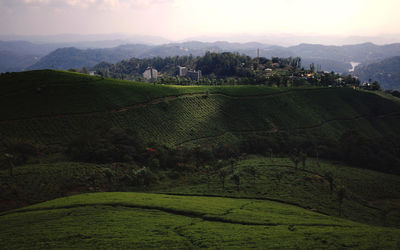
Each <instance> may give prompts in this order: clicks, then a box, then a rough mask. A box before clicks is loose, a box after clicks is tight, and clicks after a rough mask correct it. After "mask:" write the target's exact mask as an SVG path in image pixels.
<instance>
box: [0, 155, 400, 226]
mask: <svg viewBox="0 0 400 250" xmlns="http://www.w3.org/2000/svg"><path fill="white" fill-rule="evenodd" d="M251 166H253V167H255V169H256V172H257V175H256V178H255V179H254V178H253V176H252V175H251V174H250V173H249V171H248V169H249V168H250V167H251ZM135 168H137V166H131V165H129V164H118V165H115V164H104V165H98V164H82V163H67V162H66V163H56V164H37V165H27V166H21V167H17V168H16V169H15V176H14V177H13V178H11V177H10V176H9V174H8V171H6V170H3V171H0V184H1V185H0V188H1V190H0V191H1V192H0V200H1V202H0V209H1V210H3V211H4V210H7V209H11V208H17V207H21V206H26V205H29V204H33V203H37V202H42V201H45V200H50V199H54V198H58V197H62V196H66V195H71V194H78V193H82V192H95V191H115V190H134V191H147V192H159V193H175V194H184V195H187V194H189V195H213V196H227V197H238V198H240V197H241V198H257V199H272V200H278V201H281V202H284V203H289V204H297V205H298V206H300V207H304V208H308V209H315V210H317V211H320V212H322V213H325V214H329V215H333V216H338V202H337V198H336V188H337V187H338V186H341V185H343V186H344V187H345V188H346V198H345V199H344V202H343V214H342V216H343V217H345V218H347V219H350V220H353V221H359V222H363V223H368V224H372V225H386V226H399V225H400V206H399V204H400V203H399V202H400V177H398V176H395V175H390V174H384V173H379V172H375V171H370V170H364V169H359V168H351V167H348V166H346V165H341V164H333V163H332V162H328V161H322V162H320V165H319V166H318V164H317V162H316V160H315V159H309V160H308V161H307V164H306V168H305V169H302V168H299V169H297V170H296V169H295V168H294V167H293V164H292V163H291V162H290V161H289V160H288V159H286V158H273V159H272V161H271V159H270V158H265V157H260V156H250V157H249V158H248V159H245V160H242V161H239V162H238V163H237V164H236V165H235V167H234V168H235V170H237V171H239V172H240V173H241V190H240V192H238V191H237V189H236V186H235V184H234V183H233V181H232V180H230V179H229V177H227V178H226V180H225V189H222V186H221V184H220V181H219V178H218V175H217V173H215V172H212V173H211V174H210V179H209V180H208V178H207V176H208V175H207V174H206V173H205V172H204V171H203V169H201V168H200V169H197V170H196V171H195V172H186V173H181V175H180V176H179V177H176V176H174V175H170V173H169V172H166V173H164V171H162V170H161V171H157V172H156V174H157V175H158V176H159V177H158V183H157V184H154V185H151V186H145V187H142V186H137V185H136V184H135V183H133V182H132V181H131V180H130V178H129V176H130V175H132V173H133V170H134V169H135ZM225 168H226V170H227V172H228V173H230V172H231V167H230V166H226V167H225ZM328 172H331V173H332V176H333V179H334V190H333V191H332V192H331V191H330V187H329V183H328V181H327V179H326V177H325V175H326V173H328ZM279 178H280V179H279ZM384 211H388V213H387V214H386V218H383V215H384V213H383V212H384Z"/></svg>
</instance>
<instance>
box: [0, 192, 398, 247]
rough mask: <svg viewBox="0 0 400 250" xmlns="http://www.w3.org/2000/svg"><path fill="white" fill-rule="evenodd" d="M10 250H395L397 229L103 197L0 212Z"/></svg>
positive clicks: (170, 199)
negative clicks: (143, 249) (149, 249)
mask: <svg viewBox="0 0 400 250" xmlns="http://www.w3.org/2000/svg"><path fill="white" fill-rule="evenodd" d="M0 222H1V224H2V225H6V226H3V227H1V229H0V235H1V237H0V239H1V240H0V246H1V248H3V249H7V248H10V249H11V248H12V249H15V248H30V249H42V248H71V247H72V248H108V249H109V248H158V249H159V248H163V249H171V248H216V247H217V248H264V249H265V248H273V249H292V248H301V249H306V248H329V249H341V248H357V249H371V248H375V249H377V248H383V249H395V248H396V247H398V246H399V244H400V241H399V235H400V231H399V229H389V228H382V227H373V226H367V225H364V224H359V223H354V222H351V221H348V220H344V219H340V218H335V217H329V216H326V215H322V214H319V213H315V212H311V211H309V210H305V209H302V208H298V207H294V206H290V205H285V204H281V203H276V202H272V201H260V200H251V199H229V198H218V197H190V196H170V195H157V194H143V193H98V194H86V195H78V196H72V197H67V198H62V199H57V200H53V201H49V202H45V203H42V204H38V205H35V206H31V207H27V208H24V209H20V210H14V211H10V212H7V213H5V214H2V215H0Z"/></svg>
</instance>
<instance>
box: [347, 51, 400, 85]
mask: <svg viewBox="0 0 400 250" xmlns="http://www.w3.org/2000/svg"><path fill="white" fill-rule="evenodd" d="M354 74H355V75H357V76H358V77H359V78H360V80H361V81H363V82H367V81H369V80H371V81H378V82H379V83H380V84H381V86H382V87H383V88H385V89H397V90H400V56H395V57H390V58H386V59H383V60H380V61H377V62H374V63H370V64H366V65H360V66H358V67H356V68H355V71H354Z"/></svg>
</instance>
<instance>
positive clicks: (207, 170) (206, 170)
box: [204, 165, 213, 189]
mask: <svg viewBox="0 0 400 250" xmlns="http://www.w3.org/2000/svg"><path fill="white" fill-rule="evenodd" d="M204 174H205V175H206V179H207V189H210V182H211V176H212V174H213V169H212V168H211V167H210V166H209V165H206V166H205V167H204Z"/></svg>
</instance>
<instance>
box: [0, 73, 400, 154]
mask: <svg viewBox="0 0 400 250" xmlns="http://www.w3.org/2000/svg"><path fill="white" fill-rule="evenodd" d="M0 80H1V81H0V82H1V84H0V92H1V99H0V106H1V107H3V108H2V109H0V137H1V136H3V137H13V138H21V139H24V140H29V141H32V142H35V143H39V144H40V143H41V144H47V145H51V144H66V142H68V140H70V139H71V138H72V137H74V136H76V135H77V134H79V133H80V132H81V131H82V130H94V129H96V128H97V127H99V126H102V125H104V124H107V125H109V126H116V127H121V128H131V129H133V130H135V131H137V133H138V134H139V135H140V136H141V137H142V139H143V140H145V141H147V142H156V143H160V144H163V145H169V146H172V147H176V146H179V145H190V144H193V143H194V144H197V143H199V142H204V141H212V142H215V141H219V139H220V138H222V140H225V137H224V136H226V135H227V134H228V137H232V138H233V140H234V139H235V138H236V139H237V138H239V140H240V138H242V137H246V136H247V134H249V133H259V134H261V135H264V136H265V135H268V134H271V133H277V132H279V133H280V132H283V133H297V134H300V135H302V136H307V133H308V131H312V133H314V134H316V135H318V136H319V137H322V138H329V139H334V138H337V137H339V136H340V135H341V134H342V133H343V132H344V131H347V130H351V129H357V130H358V131H359V133H361V134H363V135H367V136H368V137H370V138H382V137H393V135H397V134H399V132H400V127H399V126H397V125H398V121H399V114H400V105H399V104H398V103H395V102H393V101H391V100H388V99H385V98H381V97H379V96H377V95H374V94H372V93H366V92H360V91H354V90H351V89H347V88H345V89H340V88H332V89H329V88H272V87H264V86H187V87H182V86H163V85H156V86H155V85H152V84H148V83H134V82H129V81H118V80H111V79H101V78H99V77H92V76H87V75H83V74H77V73H68V72H62V71H32V72H23V73H18V74H11V75H6V76H4V75H3V76H2V77H1V78H0ZM38 88H40V90H38ZM16 100H21V101H16ZM192 142H193V143H192Z"/></svg>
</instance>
